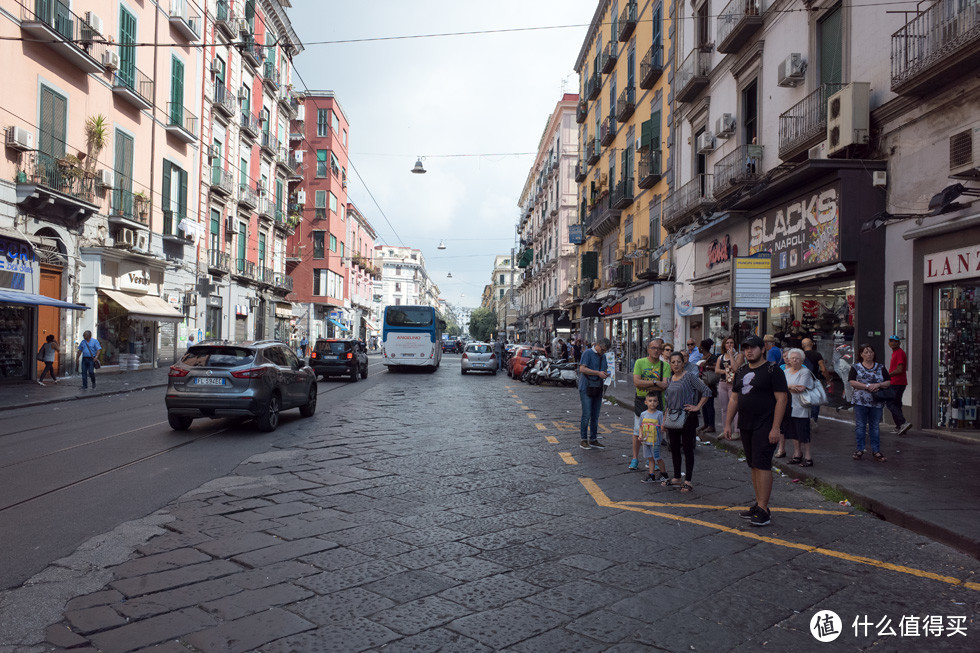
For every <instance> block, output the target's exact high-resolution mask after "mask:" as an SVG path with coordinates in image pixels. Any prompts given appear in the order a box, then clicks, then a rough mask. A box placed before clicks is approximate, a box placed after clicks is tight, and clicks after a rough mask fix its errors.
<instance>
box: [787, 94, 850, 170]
mask: <svg viewBox="0 0 980 653" xmlns="http://www.w3.org/2000/svg"><path fill="white" fill-rule="evenodd" d="M843 87H844V85H843V84H823V85H822V86H820V87H819V88H817V89H816V90H815V91H813V92H812V93H810V94H809V95H807V96H806V97H805V98H803V99H802V100H800V101H799V102H797V103H796V104H795V105H793V106H792V107H790V108H789V110H787V111H786V112H784V113H782V114H780V116H779V158H780V159H782V160H783V161H792V160H795V159H799V158H805V157H806V152H807V149H809V148H810V147H813V146H814V145H816V144H817V143H819V142H820V141H822V140H824V139H825V138H827V99H828V98H830V96H831V95H833V94H834V93H836V92H837V91H839V90H840V89H842V88H843Z"/></svg>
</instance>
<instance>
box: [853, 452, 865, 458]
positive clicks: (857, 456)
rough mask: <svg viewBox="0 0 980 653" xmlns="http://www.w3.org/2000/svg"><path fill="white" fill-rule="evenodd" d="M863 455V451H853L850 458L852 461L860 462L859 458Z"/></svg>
mask: <svg viewBox="0 0 980 653" xmlns="http://www.w3.org/2000/svg"><path fill="white" fill-rule="evenodd" d="M863 455H864V452H863V451H855V452H854V455H853V456H851V458H853V459H854V460H861V456H863Z"/></svg>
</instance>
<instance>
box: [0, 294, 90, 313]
mask: <svg viewBox="0 0 980 653" xmlns="http://www.w3.org/2000/svg"><path fill="white" fill-rule="evenodd" d="M0 304H24V305H25V306H54V307H55V308H67V309H68V310H71V311H86V310H88V308H89V307H88V306H82V305H81V304H72V303H71V302H64V301H61V300H60V299H55V298H53V297H48V296H46V295H35V294H34V293H29V292H20V291H19V290H0Z"/></svg>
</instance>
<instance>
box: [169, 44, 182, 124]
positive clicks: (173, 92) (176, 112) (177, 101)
mask: <svg viewBox="0 0 980 653" xmlns="http://www.w3.org/2000/svg"><path fill="white" fill-rule="evenodd" d="M170 124H171V125H178V126H180V127H183V126H184V62H183V61H181V60H180V59H178V58H177V57H173V58H172V59H171V60H170Z"/></svg>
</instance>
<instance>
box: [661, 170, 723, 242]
mask: <svg viewBox="0 0 980 653" xmlns="http://www.w3.org/2000/svg"><path fill="white" fill-rule="evenodd" d="M713 204H714V195H713V194H712V179H711V175H703V174H702V175H695V176H694V179H692V180H691V181H689V182H687V183H686V184H684V185H683V186H681V187H680V188H678V189H677V190H675V191H674V192H673V193H671V194H670V195H668V196H667V200H666V201H665V202H664V213H663V218H662V219H661V224H662V226H663V228H664V229H666V230H667V231H676V230H677V229H679V228H680V227H683V226H684V225H686V224H689V223H691V222H693V220H694V218H696V217H697V216H698V215H700V214H701V213H706V212H708V211H710V209H711V207H712V205H713Z"/></svg>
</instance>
